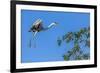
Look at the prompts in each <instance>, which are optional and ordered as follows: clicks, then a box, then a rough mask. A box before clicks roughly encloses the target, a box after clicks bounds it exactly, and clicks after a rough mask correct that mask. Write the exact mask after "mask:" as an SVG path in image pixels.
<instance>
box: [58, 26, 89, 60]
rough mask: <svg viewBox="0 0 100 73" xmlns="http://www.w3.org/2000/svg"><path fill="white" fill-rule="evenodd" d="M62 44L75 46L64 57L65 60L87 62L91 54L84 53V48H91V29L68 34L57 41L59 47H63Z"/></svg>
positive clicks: (82, 29)
mask: <svg viewBox="0 0 100 73" xmlns="http://www.w3.org/2000/svg"><path fill="white" fill-rule="evenodd" d="M62 42H66V44H67V43H73V45H74V46H72V48H71V49H70V50H69V51H67V53H65V54H64V55H63V58H64V60H84V59H85V60H87V59H89V58H90V54H89V52H87V53H85V52H84V51H82V48H83V49H89V48H90V27H87V28H86V27H85V28H81V29H80V30H79V31H76V32H68V33H67V34H65V35H63V36H62V37H61V38H60V37H59V38H58V39H57V43H58V45H59V46H61V45H63V44H62ZM83 46H84V47H83Z"/></svg>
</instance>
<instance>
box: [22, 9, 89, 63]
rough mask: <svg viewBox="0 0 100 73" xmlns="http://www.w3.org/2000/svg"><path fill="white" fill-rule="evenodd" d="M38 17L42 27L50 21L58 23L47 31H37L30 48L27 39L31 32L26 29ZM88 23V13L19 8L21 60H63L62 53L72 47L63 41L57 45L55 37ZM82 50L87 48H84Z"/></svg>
mask: <svg viewBox="0 0 100 73" xmlns="http://www.w3.org/2000/svg"><path fill="white" fill-rule="evenodd" d="M38 18H40V19H42V20H43V26H44V27H47V26H48V25H49V24H50V23H52V22H57V23H58V25H57V26H55V27H53V28H51V29H49V30H47V31H42V32H39V33H38V34H37V35H36V36H35V38H34V40H32V47H31V48H30V47H29V41H30V39H32V33H30V32H28V31H29V29H30V27H31V26H32V24H33V22H35V21H36V20H37V19H38ZM89 25H90V14H89V13H78V12H51V11H36V10H21V27H22V30H21V37H22V43H21V50H22V52H21V62H22V63H25V62H47V61H63V60H64V59H63V57H62V55H63V54H64V53H66V52H67V51H68V50H69V49H70V48H72V44H67V45H66V43H63V44H64V45H63V46H60V47H59V46H58V45H57V38H58V37H61V36H62V35H64V34H66V33H67V32H71V31H72V32H73V31H78V30H80V29H81V28H83V27H88V26H89ZM34 46H36V47H34ZM84 51H89V50H86V48H84Z"/></svg>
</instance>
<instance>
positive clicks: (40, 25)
mask: <svg viewBox="0 0 100 73" xmlns="http://www.w3.org/2000/svg"><path fill="white" fill-rule="evenodd" d="M42 22H43V21H42V20H41V19H37V20H36V21H35V22H34V23H33V24H32V26H31V28H30V29H29V32H32V33H33V37H35V36H36V34H37V33H38V32H41V31H46V30H48V29H50V28H52V27H53V26H56V25H57V24H58V23H57V22H52V23H51V24H50V25H48V26H47V27H43V23H42Z"/></svg>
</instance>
